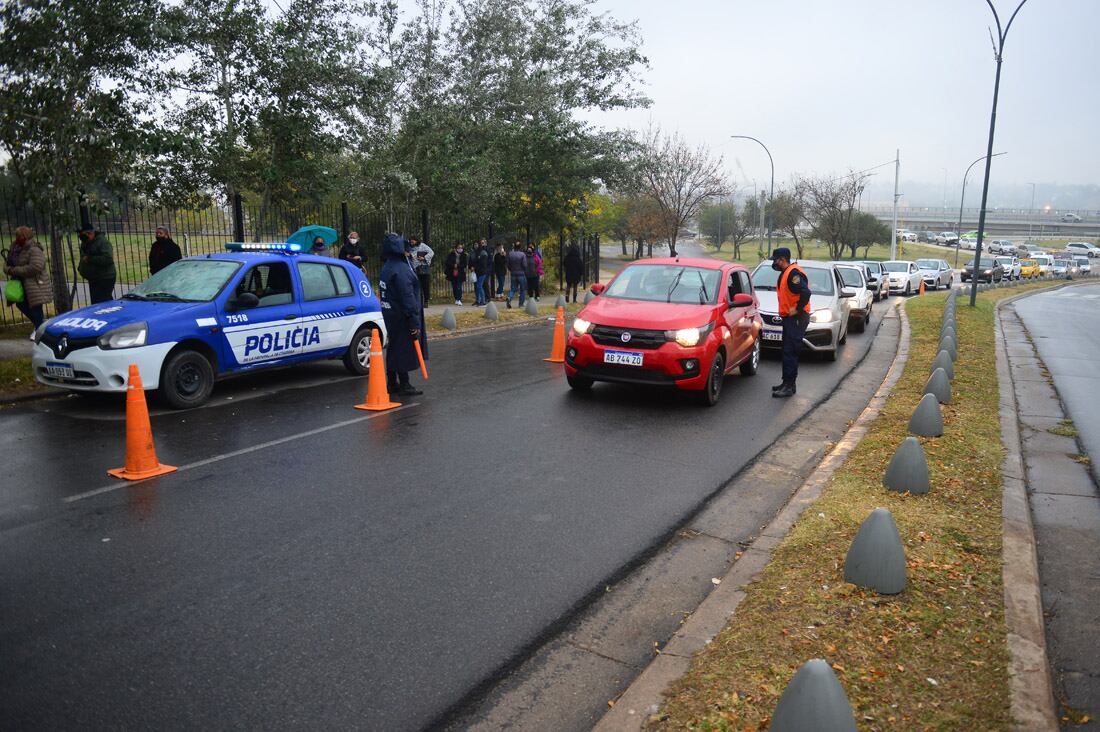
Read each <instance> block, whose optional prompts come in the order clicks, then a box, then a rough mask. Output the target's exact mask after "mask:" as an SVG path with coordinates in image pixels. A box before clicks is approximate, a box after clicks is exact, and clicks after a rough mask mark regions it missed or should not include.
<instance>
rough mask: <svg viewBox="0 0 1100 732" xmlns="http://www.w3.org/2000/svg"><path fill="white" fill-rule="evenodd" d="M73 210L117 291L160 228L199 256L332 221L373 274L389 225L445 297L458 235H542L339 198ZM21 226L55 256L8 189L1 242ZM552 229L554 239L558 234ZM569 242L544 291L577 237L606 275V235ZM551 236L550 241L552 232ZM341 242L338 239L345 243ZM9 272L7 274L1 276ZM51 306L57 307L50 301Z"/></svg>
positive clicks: (71, 242)
mask: <svg viewBox="0 0 1100 732" xmlns="http://www.w3.org/2000/svg"><path fill="white" fill-rule="evenodd" d="M67 207H68V210H66V211H63V212H59V214H60V215H58V216H57V217H56V220H68V221H78V220H79V221H86V222H89V223H91V224H92V225H93V226H94V227H95V228H96V229H97V230H99V231H102V232H103V233H104V235H105V236H106V237H107V240H108V241H109V242H110V243H111V246H112V249H113V253H114V259H115V267H116V269H117V272H118V277H117V283H116V287H115V295H116V296H120V295H122V294H124V293H125V292H127V291H128V290H129V289H131V288H132V287H134V286H135V285H137V284H139V283H141V282H142V281H144V280H145V279H146V278H147V277H148V274H149V259H148V257H149V249H150V246H151V245H152V243H153V241H154V240H155V234H154V232H155V231H156V229H157V228H158V227H165V228H167V229H168V230H169V232H170V233H171V235H172V238H173V239H174V240H175V242H176V243H177V244H178V245H179V246H180V249H181V250H182V252H183V255H184V256H185V257H186V256H193V255H198V254H208V253H213V252H219V251H224V250H225V245H226V244H227V243H229V242H232V241H242V240H243V241H285V240H286V237H287V236H289V234H291V233H292V232H293V231H295V230H296V229H298V228H299V227H300V226H302V225H305V224H320V225H323V226H329V227H331V228H333V229H335V230H336V231H338V232H340V234H341V238H340V241H341V242H342V241H343V240H344V239H345V238H346V236H347V234H348V232H350V231H357V232H359V235H360V244H361V245H362V246H363V248H364V250H365V253H366V257H365V260H364V262H363V265H364V269H365V270H366V272H367V275H368V276H369V277H370V278H371V279H373V280H377V277H378V274H379V271H380V270H381V265H382V260H381V245H382V238H383V236H384V235H385V233H386V232H387V231H389V230H393V231H396V232H397V233H399V234H402V235H404V236H416V237H418V238H420V239H421V240H422V241H427V242H428V243H429V245H430V246H432V247H433V249H434V250H435V253H436V256H435V260H434V261H433V263H432V268H431V277H432V282H431V292H432V294H433V296H438V297H439V299H440V300H441V301H442V300H445V299H447V298H446V295H449V293H450V291H451V288H450V283H449V282H448V281H447V280H446V277H445V275H444V272H443V262H444V260H445V259H446V255H447V253H448V252H449V251H450V249H451V246H452V245H453V244H454V243H456V242H462V243H464V244H466V245H467V247H468V248H469V245H470V243H471V242H474V241H476V240H478V239H482V238H484V239H487V240H489V241H491V242H492V243H493V244H494V245H495V244H496V243H498V242H500V243H510V242H512V241H528V242H530V241H534V242H535V243H536V244H538V243H539V238H538V236H537V234H534V235H533V233H532V232H531V231H530V230H529V229H527V228H526V227H523V226H519V225H516V224H515V223H514V222H499V221H484V220H479V219H477V218H476V217H474V216H462V215H456V214H440V213H433V212H430V211H427V210H424V209H410V210H407V211H401V212H395V213H394V214H392V217H387V216H386V215H385V214H383V213H382V212H379V211H377V210H373V209H370V208H367V207H361V206H357V205H356V204H354V203H336V204H331V205H324V206H317V205H303V206H290V207H275V206H263V205H261V204H251V203H248V202H245V201H242V200H240V198H239V197H238V198H237V200H235V201H233V202H230V204H229V205H219V204H215V205H210V206H208V207H205V208H201V209H178V208H164V207H158V206H148V205H142V204H140V203H136V202H133V201H127V200H116V201H110V202H98V203H97V205H95V206H92V207H88V206H81V205H80V204H79V203H78V202H77V201H76V200H75V199H74V200H73V201H71V202H69V203H68V204H67ZM18 226H30V227H31V228H32V229H34V231H35V233H36V238H37V239H38V241H39V243H40V244H41V245H42V248H43V249H44V250H45V251H46V256H47V260H49V259H50V256H51V246H50V235H49V223H48V221H47V217H46V216H45V215H44V214H43V213H42V212H41V211H38V210H36V209H35V208H34V207H33V206H30V205H29V204H27V203H25V202H22V201H21V200H20V197H19V196H18V194H17V193H16V192H14V191H5V190H0V247H2V248H3V249H7V248H8V247H10V246H11V242H12V241H13V240H14V238H15V229H16V227H18ZM55 236H57V238H58V240H59V244H60V249H61V252H62V257H63V259H64V262H63V271H64V272H65V278H66V281H67V287H68V291H69V292H70V293H71V298H72V302H73V307H74V308H77V307H82V306H84V305H87V304H88V303H89V299H88V292H87V288H86V286H85V284H84V282H83V279H82V278H81V277H80V276H79V275H78V274H77V271H76V264H77V261H78V259H79V251H80V245H79V241H78V238H77V235H76V233H75V231H73V227H68V228H67V229H65V230H61V231H56V232H55ZM552 238H553V236H552V235H551V237H550V239H549V241H552ZM557 238H558V239H559V243H560V244H561V246H549V247H547V246H545V245H544V246H542V255H543V260H544V268H545V270H546V272H545V274H544V277H543V282H544V290H546V289H550V290H553V289H554V288H553V286H552V285H555V284H558V283H559V281H560V279H561V274H560V273H561V271H562V268H561V261H562V256H563V255H564V252H565V248H566V246H567V244H568V242H569V241H571V240H575V241H576V242H577V243H578V246H582V247H583V250H582V251H583V252H584V254H585V284H586V285H587V284H588V282H594V281H597V280H598V279H599V245H598V238H597V237H594V236H590V235H583V234H581V235H577V236H575V237H572V239H571V238H570V237H569V236H566V235H559V236H558V237H557ZM542 241H543V243H544V244H545V242H547V241H548V239H547V238H546V237H545V236H544V237H543V238H542ZM339 243H340V242H338V243H337V246H338V245H339ZM0 279H2V278H0ZM547 286H550V287H547ZM47 312H48V313H52V312H54V310H53V309H51V308H50V307H47ZM20 322H25V321H24V319H23V317H22V315H21V314H20V312H19V311H18V310H17V309H15V308H14V307H7V306H4V307H2V308H0V325H11V324H15V323H20Z"/></svg>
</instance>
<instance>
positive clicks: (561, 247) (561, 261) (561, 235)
mask: <svg viewBox="0 0 1100 732" xmlns="http://www.w3.org/2000/svg"><path fill="white" fill-rule="evenodd" d="M564 278H565V232H564V231H560V230H559V231H558V291H559V292H561V290H562V288H563V287H565V279H564Z"/></svg>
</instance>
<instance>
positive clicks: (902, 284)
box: [882, 259, 921, 295]
mask: <svg viewBox="0 0 1100 732" xmlns="http://www.w3.org/2000/svg"><path fill="white" fill-rule="evenodd" d="M882 266H883V267H885V268H886V277H887V280H888V281H889V283H890V294H891V295H893V294H895V293H897V294H901V295H912V294H913V293H915V292H918V291H920V281H921V273H920V269H918V268H917V263H916V262H906V261H902V260H900V259H894V260H891V261H889V262H883V263H882Z"/></svg>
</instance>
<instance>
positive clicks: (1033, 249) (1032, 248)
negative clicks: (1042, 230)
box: [1023, 244, 1046, 256]
mask: <svg viewBox="0 0 1100 732" xmlns="http://www.w3.org/2000/svg"><path fill="white" fill-rule="evenodd" d="M1023 247H1024V249H1026V250H1027V253H1028V256H1032V255H1035V254H1045V253H1046V249H1043V248H1042V247H1041V246H1039V245H1038V244H1024V245H1023Z"/></svg>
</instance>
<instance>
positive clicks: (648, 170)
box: [639, 126, 730, 256]
mask: <svg viewBox="0 0 1100 732" xmlns="http://www.w3.org/2000/svg"><path fill="white" fill-rule="evenodd" d="M641 154H642V159H641V163H640V166H639V167H640V172H641V177H642V182H643V186H644V190H645V191H646V193H647V194H648V195H649V196H650V197H651V198H653V200H654V201H655V202H656V203H657V208H658V210H659V211H660V219H661V235H662V236H663V237H664V238H665V239H666V240H667V241H668V250H669V254H670V255H671V256H676V235H677V233H678V232H679V231H680V229H682V228H683V227H684V225H685V224H686V223H687V222H688V220H689V219H691V218H694V217H695V216H696V214H698V213H699V206H700V205H701V204H702V203H703V201H705V200H707V199H708V198H716V197H718V196H725V195H728V194H729V192H730V187H729V184H728V183H727V182H726V179H725V176H724V175H723V173H722V156H721V155H719V156H717V157H715V156H714V155H712V154H711V152H710V149H709V148H708V147H707V146H706V145H699V146H698V147H695V148H693V147H691V146H690V145H688V143H687V142H686V141H685V140H684V139H683V138H682V137H680V134H679V133H677V132H674V133H671V134H669V133H664V132H662V131H661V128H660V127H658V126H651V127H650V128H649V130H648V131H647V132H646V133H645V137H644V139H643V140H642V153H641Z"/></svg>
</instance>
